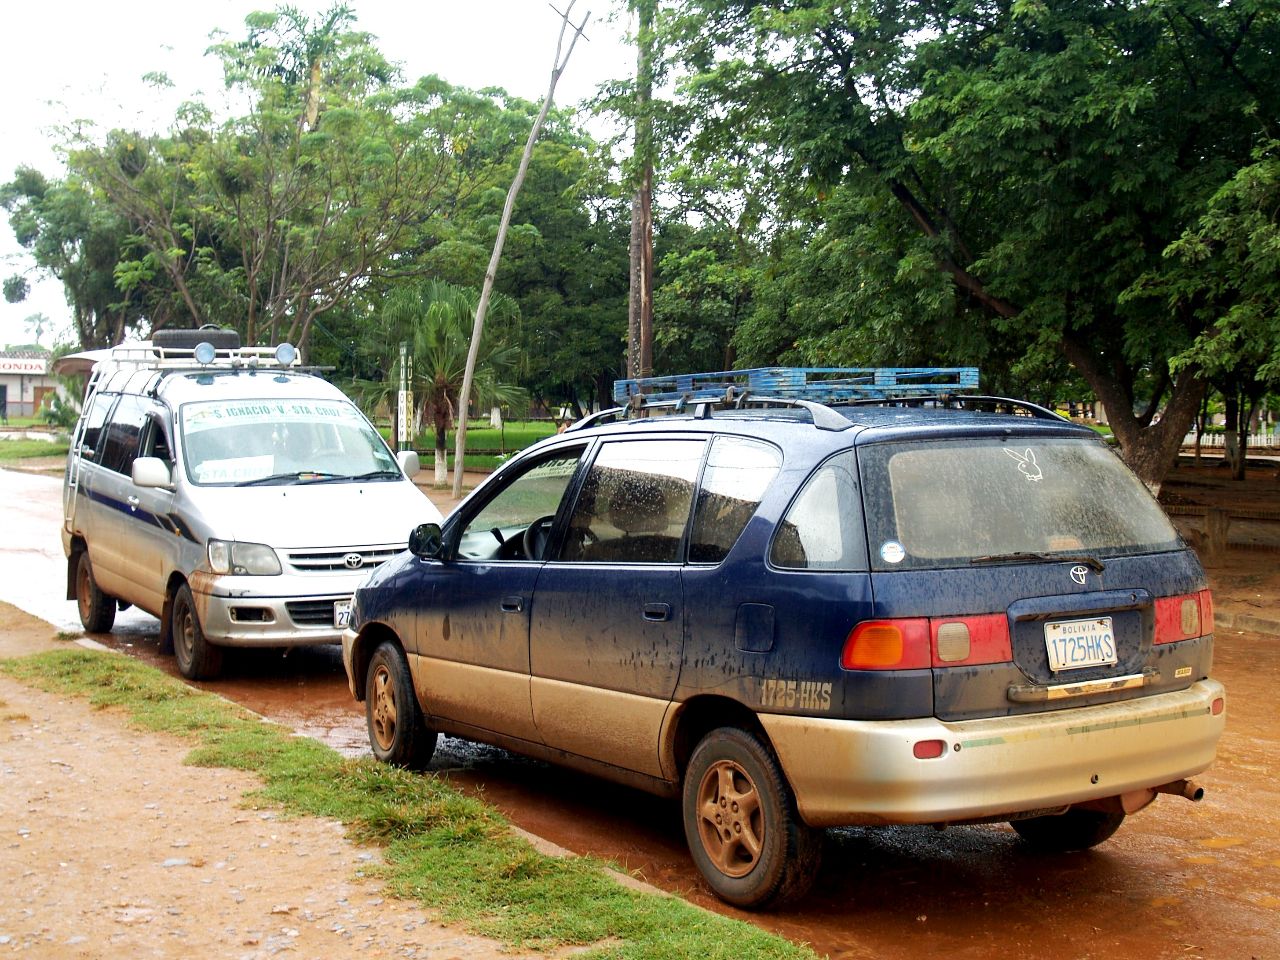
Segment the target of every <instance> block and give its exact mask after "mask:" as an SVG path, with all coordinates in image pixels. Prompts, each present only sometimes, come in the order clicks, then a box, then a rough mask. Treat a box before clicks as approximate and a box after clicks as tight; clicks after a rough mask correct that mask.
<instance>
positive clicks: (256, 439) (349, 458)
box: [182, 397, 399, 485]
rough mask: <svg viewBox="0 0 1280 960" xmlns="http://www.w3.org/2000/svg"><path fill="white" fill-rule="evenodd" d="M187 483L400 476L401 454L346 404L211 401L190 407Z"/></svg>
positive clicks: (186, 410)
mask: <svg viewBox="0 0 1280 960" xmlns="http://www.w3.org/2000/svg"><path fill="white" fill-rule="evenodd" d="M182 449H183V453H184V456H185V460H186V464H185V466H186V471H187V477H188V479H190V480H191V481H192V482H193V483H196V484H200V485H207V484H208V485H211V484H236V483H252V482H255V481H258V480H262V479H265V478H271V477H275V476H277V475H280V476H287V475H290V474H292V475H297V474H307V473H317V474H332V475H337V476H348V477H362V476H365V475H366V474H369V473H373V472H376V471H385V472H386V473H387V474H388V475H394V476H399V467H397V465H396V460H395V455H394V454H393V453H392V452H391V450H390V449H389V448H388V447H387V445H386V443H384V442H383V440H382V438H381V437H379V436H378V434H377V433H376V432H375V431H374V430H373V428H372V427H371V426H370V425H369V421H367V420H366V419H365V418H364V415H363V414H362V413H360V411H359V410H357V409H356V407H355V406H354V405H353V404H351V403H350V402H348V401H346V400H317V399H313V398H307V397H301V398H297V399H284V400H261V399H244V400H205V401H200V402H198V403H187V404H184V405H183V407H182Z"/></svg>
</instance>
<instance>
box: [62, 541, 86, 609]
mask: <svg viewBox="0 0 1280 960" xmlns="http://www.w3.org/2000/svg"><path fill="white" fill-rule="evenodd" d="M88 551H89V544H88V543H87V542H86V541H85V539H84V537H82V536H80V535H79V534H76V535H74V536H72V538H71V544H70V546H69V547H68V552H67V599H68V600H74V599H76V568H77V567H78V566H79V564H80V554H82V553H87V552H88Z"/></svg>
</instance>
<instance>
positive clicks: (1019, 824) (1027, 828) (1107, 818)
mask: <svg viewBox="0 0 1280 960" xmlns="http://www.w3.org/2000/svg"><path fill="white" fill-rule="evenodd" d="M1122 823H1124V814H1123V813H1102V812H1101V811H1098V810H1074V809H1073V810H1068V811H1067V812H1066V813H1064V814H1061V815H1060V816H1049V817H1030V818H1028V819H1026V820H1011V821H1010V822H1009V826H1011V827H1013V829H1014V831H1015V832H1016V833H1017V834H1018V836H1020V837H1021V838H1022V839H1023V840H1025V841H1026V842H1027V843H1028V844H1030V845H1031V846H1032V847H1034V848H1035V849H1037V850H1042V851H1044V852H1045V853H1066V852H1067V851H1069V850H1088V849H1089V848H1090V847H1096V846H1097V845H1098V844H1100V843H1102V841H1104V840H1107V839H1109V838H1110V837H1111V835H1112V834H1113V833H1115V832H1116V831H1117V830H1119V829H1120V824H1122Z"/></svg>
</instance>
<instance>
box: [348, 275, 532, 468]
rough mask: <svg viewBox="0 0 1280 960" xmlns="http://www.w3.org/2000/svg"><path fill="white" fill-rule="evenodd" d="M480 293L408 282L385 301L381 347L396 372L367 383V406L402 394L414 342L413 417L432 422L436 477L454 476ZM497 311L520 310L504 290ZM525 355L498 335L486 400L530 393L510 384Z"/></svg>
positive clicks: (487, 353)
mask: <svg viewBox="0 0 1280 960" xmlns="http://www.w3.org/2000/svg"><path fill="white" fill-rule="evenodd" d="M478 301H479V294H478V293H477V292H476V291H475V290H474V289H467V288H462V287H455V286H453V285H451V284H448V283H444V282H442V281H438V280H432V281H428V282H425V283H421V284H416V285H409V286H401V287H399V288H398V289H396V290H395V291H394V292H392V293H391V294H390V295H389V296H388V297H387V300H386V303H385V304H384V305H383V308H382V313H381V317H380V321H381V335H380V337H379V340H378V342H377V343H376V345H374V349H375V351H376V353H377V355H378V357H379V359H380V360H381V363H382V365H383V368H384V369H386V370H387V371H388V376H387V377H386V378H385V379H384V380H382V381H380V382H364V383H362V384H360V385H359V386H360V387H361V392H362V393H363V394H364V396H365V402H366V404H367V405H377V404H378V403H379V402H381V401H383V400H385V399H389V398H391V397H393V396H394V393H395V391H396V389H397V388H398V385H399V346H400V343H401V342H408V344H409V352H410V355H411V356H412V358H413V367H412V370H413V377H412V381H411V390H412V392H413V399H414V411H413V413H412V422H413V424H414V427H415V432H416V429H421V428H422V426H423V425H424V424H430V426H431V429H432V431H433V433H434V439H435V482H436V483H438V484H443V483H444V482H445V481H446V479H447V478H448V432H449V430H450V429H451V428H452V427H453V426H454V425H455V424H456V422H457V419H458V417H459V416H461V411H460V409H459V405H458V398H459V394H460V393H461V390H462V382H463V376H464V374H465V372H466V367H467V350H468V344H469V338H468V333H469V331H470V328H471V321H472V318H473V317H474V316H475V310H476V304H477V302H478ZM491 309H492V310H493V313H494V317H495V319H497V320H499V321H500V322H503V321H509V320H511V319H512V318H513V317H514V315H515V314H516V313H517V308H516V305H515V302H514V301H513V300H511V299H510V298H509V297H505V296H503V295H502V294H498V295H496V296H495V297H494V299H493V301H492V306H491ZM519 356H520V349H519V347H518V346H515V345H512V344H508V343H505V342H502V341H501V340H498V339H497V338H490V339H488V340H486V341H484V342H483V343H482V344H481V348H480V350H479V352H478V354H477V359H476V375H475V380H474V389H475V394H476V399H477V400H478V401H479V402H481V403H484V404H490V403H492V404H506V403H514V402H516V401H518V400H520V399H521V398H522V397H523V396H524V392H523V391H522V390H521V389H520V388H519V387H517V386H515V385H513V384H512V383H511V382H510V379H509V377H510V374H511V372H512V371H513V369H514V367H515V365H516V363H517V361H518V359H519Z"/></svg>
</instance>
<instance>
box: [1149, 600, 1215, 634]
mask: <svg viewBox="0 0 1280 960" xmlns="http://www.w3.org/2000/svg"><path fill="white" fill-rule="evenodd" d="M1155 607H1156V611H1155V613H1156V630H1155V637H1154V638H1153V642H1154V643H1177V642H1178V641H1179V640H1190V639H1192V638H1193V637H1203V636H1204V635H1205V634H1207V633H1210V632H1212V630H1213V599H1212V598H1211V597H1210V595H1209V591H1208V590H1201V591H1200V592H1199V593H1184V594H1182V595H1180V596H1177V597H1160V598H1158V599H1157V600H1156V604H1155ZM1206 608H1207V613H1208V616H1207V617H1206V615H1205V614H1206ZM1206 620H1207V621H1208V622H1207V623H1206Z"/></svg>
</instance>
